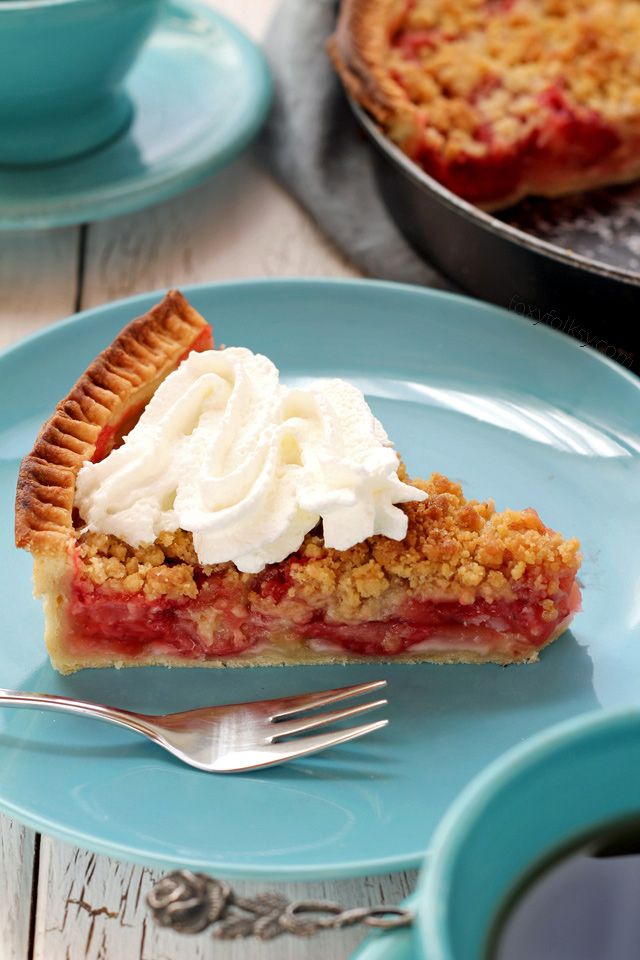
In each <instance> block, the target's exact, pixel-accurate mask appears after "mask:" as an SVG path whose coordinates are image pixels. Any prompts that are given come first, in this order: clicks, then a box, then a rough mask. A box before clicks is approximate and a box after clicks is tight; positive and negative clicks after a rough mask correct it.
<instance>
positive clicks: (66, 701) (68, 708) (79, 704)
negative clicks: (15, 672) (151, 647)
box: [0, 688, 159, 742]
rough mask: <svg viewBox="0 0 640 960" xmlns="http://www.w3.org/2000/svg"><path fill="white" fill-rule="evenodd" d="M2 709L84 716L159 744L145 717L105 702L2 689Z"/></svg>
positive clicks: (0, 703)
mask: <svg viewBox="0 0 640 960" xmlns="http://www.w3.org/2000/svg"><path fill="white" fill-rule="evenodd" d="M0 707H26V708H27V709H31V710H53V711H56V710H60V711H62V712H63V713H75V714H78V715H79V716H82V717H93V718H94V719H95V720H105V721H106V722H107V723H115V724H116V725H117V726H119V727H126V728H127V729H128V730H134V731H135V732H136V733H141V734H143V736H146V737H150V738H151V739H152V740H155V741H156V742H159V739H158V735H157V734H156V733H155V731H154V729H153V727H152V726H151V725H150V724H149V723H147V722H146V721H147V719H151V718H146V717H145V716H143V715H142V714H139V713H131V712H130V711H129V710H120V709H118V707H107V706H106V705H105V704H103V703H89V701H88V700H74V699H73V697H58V696H56V695H55V694H52V693H30V692H29V691H27V690H4V689H2V688H0Z"/></svg>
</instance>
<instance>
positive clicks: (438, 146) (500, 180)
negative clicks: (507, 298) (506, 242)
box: [329, 0, 640, 209]
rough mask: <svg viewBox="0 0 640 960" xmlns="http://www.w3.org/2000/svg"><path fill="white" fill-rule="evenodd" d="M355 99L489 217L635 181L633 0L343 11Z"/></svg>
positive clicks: (445, 1) (341, 26)
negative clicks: (528, 199)
mask: <svg viewBox="0 0 640 960" xmlns="http://www.w3.org/2000/svg"><path fill="white" fill-rule="evenodd" d="M329 49H330V54H331V56H332V59H333V62H334V64H335V66H336V67H337V69H338V71H339V73H340V75H341V77H342V79H343V81H344V84H345V86H346V88H347V90H348V91H349V92H350V93H351V94H352V96H354V97H355V98H356V99H357V100H358V101H359V102H360V103H361V104H362V105H363V106H364V107H365V108H366V109H367V110H368V111H369V112H370V113H372V114H373V116H374V117H375V118H376V119H377V120H378V121H379V123H380V124H381V126H382V127H383V129H384V130H385V131H386V133H387V134H388V136H389V137H390V138H391V140H393V141H394V143H396V144H397V145H398V146H399V147H400V148H401V149H402V150H403V151H404V152H405V153H406V154H407V155H408V156H409V157H410V158H411V159H412V160H414V161H415V162H416V163H417V164H419V165H420V166H421V167H422V168H423V169H424V170H425V171H426V172H427V173H428V174H430V175H431V176H433V177H434V178H435V179H436V180H438V181H440V183H442V184H444V186H446V187H448V188H449V189H450V190H452V191H453V192H454V193H456V194H458V195H459V196H460V197H463V198H464V199H465V200H468V201H470V202H471V203H475V204H478V205H480V206H482V207H484V208H485V209H499V208H501V207H506V206H509V205H510V204H512V203H515V202H516V201H517V200H519V199H521V198H522V197H524V196H526V195H527V194H537V195H541V196H545V197H555V196H559V195H561V194H565V193H570V192H573V191H580V190H588V189H591V188H593V187H597V186H604V185H607V184H614V183H622V182H627V181H630V180H633V179H635V178H637V177H638V176H640V58H639V57H638V50H640V4H638V3H637V2H636V0H343V3H342V6H341V12H340V17H339V22H338V27H337V30H336V32H335V34H334V36H333V37H332V38H331V40H330V43H329Z"/></svg>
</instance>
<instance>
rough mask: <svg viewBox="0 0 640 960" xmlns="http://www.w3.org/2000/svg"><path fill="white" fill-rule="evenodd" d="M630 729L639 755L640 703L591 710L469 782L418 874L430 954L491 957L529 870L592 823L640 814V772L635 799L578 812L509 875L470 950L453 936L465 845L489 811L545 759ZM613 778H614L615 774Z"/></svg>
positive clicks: (435, 957) (433, 958)
mask: <svg viewBox="0 0 640 960" xmlns="http://www.w3.org/2000/svg"><path fill="white" fill-rule="evenodd" d="M632 732H635V734H636V740H637V742H638V747H637V751H638V754H639V757H640V708H636V707H626V708H616V709H611V710H605V711H602V710H598V711H591V712H589V713H586V714H582V715H580V716H579V717H576V718H573V719H571V720H568V721H564V722H563V723H559V724H556V725H554V726H552V727H549V728H548V729H546V730H544V731H543V732H542V733H539V734H537V735H535V736H534V737H531V738H530V739H528V740H527V741H525V742H524V743H522V744H519V745H518V746H516V747H513V748H512V749H510V750H508V751H506V752H505V753H504V754H502V755H501V756H500V757H498V759H497V760H495V761H494V762H493V763H491V764H490V765H489V766H488V767H486V768H485V769H484V770H483V771H482V772H481V773H480V774H478V775H477V776H476V777H475V778H474V779H473V780H472V781H471V782H470V783H469V784H468V785H467V786H466V787H465V788H464V790H463V791H462V792H461V793H460V794H459V796H458V797H457V798H456V800H454V802H453V803H452V804H451V806H450V807H449V809H448V810H447V812H446V813H445V814H444V816H443V817H442V819H441V821H440V823H439V824H438V827H437V828H436V831H435V833H434V836H433V842H432V844H431V847H430V849H429V854H428V855H427V858H426V860H425V863H424V865H423V868H422V872H421V876H420V883H419V886H418V892H417V898H416V902H415V908H416V910H417V926H418V931H419V936H420V941H421V947H422V951H423V954H424V957H425V960H486V958H487V957H488V956H489V955H488V953H487V950H488V947H489V943H490V938H491V934H492V933H493V932H494V929H495V923H496V920H497V918H498V917H499V916H500V914H501V912H502V910H503V908H504V906H505V905H506V904H507V903H508V902H509V901H510V900H511V899H512V895H513V893H514V892H515V891H517V889H518V888H519V887H521V884H522V881H523V880H524V879H525V878H526V877H527V876H528V875H531V874H532V873H534V872H535V870H536V868H539V867H540V865H541V864H543V863H545V862H548V861H549V860H550V859H551V858H552V857H553V856H554V854H556V853H558V852H559V851H561V850H562V849H567V848H568V847H570V845H571V843H572V841H573V842H579V841H580V840H581V839H582V838H584V837H585V834H587V833H588V832H589V830H597V829H599V828H603V827H605V826H606V825H608V824H611V823H612V822H614V821H615V820H623V819H624V818H625V817H628V816H630V815H632V814H633V815H635V814H637V815H638V816H640V774H638V786H639V788H638V791H637V802H635V803H634V804H624V803H622V804H621V805H620V809H619V810H616V811H615V812H613V813H612V812H611V810H610V809H608V808H607V809H604V807H603V809H602V810H601V811H600V813H598V812H597V806H596V807H594V809H592V810H590V812H589V815H588V816H583V817H582V819H580V817H578V818H577V819H576V820H575V825H574V826H573V827H572V829H570V830H567V831H566V832H565V833H564V834H563V835H562V836H561V837H558V838H557V839H555V840H554V841H553V842H551V841H548V842H547V843H544V844H541V845H540V847H539V849H538V850H537V851H536V852H535V854H531V855H530V856H529V857H528V858H527V861H526V863H527V866H526V867H525V866H523V867H522V869H520V870H519V871H517V872H515V873H514V874H513V876H511V877H510V878H509V880H508V882H507V884H506V885H505V887H504V890H502V891H501V893H500V895H499V896H497V897H496V898H495V900H494V902H493V905H492V908H491V909H490V910H487V911H486V912H485V914H484V926H483V937H482V940H481V941H476V943H475V946H474V947H473V948H472V950H471V951H469V950H468V949H467V950H464V951H462V952H461V949H459V948H458V946H457V945H456V944H454V943H453V942H452V937H451V926H452V924H451V923H450V921H451V916H450V911H451V910H452V908H453V905H454V903H455V900H456V889H455V883H456V878H457V872H459V873H460V875H462V869H461V868H462V867H463V866H464V857H465V848H466V846H468V845H469V844H470V842H471V843H472V841H473V840H474V839H475V838H477V837H479V836H480V835H481V833H482V820H483V817H484V818H485V820H486V819H487V818H488V814H490V812H491V810H492V808H494V807H495V806H496V805H498V806H500V804H501V803H504V801H505V799H506V798H507V795H508V792H509V789H510V788H515V789H518V787H520V788H521V787H522V782H523V780H524V779H525V778H526V777H527V775H529V774H534V773H535V772H536V769H537V768H539V770H538V772H539V773H540V774H541V776H542V777H544V768H545V764H546V765H547V766H548V765H550V764H552V763H553V761H554V760H556V759H561V758H562V756H563V754H567V751H568V750H570V749H571V748H575V747H577V746H578V745H580V744H583V745H585V746H587V747H588V746H589V745H591V746H592V748H593V749H594V750H595V749H597V748H598V746H599V745H601V744H602V743H603V742H604V741H606V742H607V743H609V744H612V745H613V744H614V743H616V742H620V741H621V739H622V738H623V737H624V735H625V734H630V733H632ZM577 762H578V761H577ZM639 768H640V764H639ZM590 774H591V776H592V777H593V778H594V782H595V779H597V777H598V774H597V771H594V769H593V768H591V769H590ZM529 782H530V783H533V782H534V778H530V779H529ZM540 782H542V781H540ZM607 782H608V783H610V780H609V781H607ZM560 802H562V799H561V800H560ZM596 803H597V802H596ZM613 806H615V803H614V804H613ZM501 809H504V807H502V808H501ZM535 815H536V814H535V813H534V816H535ZM528 827H529V824H524V825H523V830H524V831H527V829H528ZM523 835H524V834H523Z"/></svg>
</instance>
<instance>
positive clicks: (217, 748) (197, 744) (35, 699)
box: [0, 680, 388, 773]
mask: <svg viewBox="0 0 640 960" xmlns="http://www.w3.org/2000/svg"><path fill="white" fill-rule="evenodd" d="M386 682H387V681H386V680H374V681H373V682H372V683H359V684H356V685H355V686H352V687H340V688H339V689H337V690H321V691H320V692H319V693H304V694H301V695H300V696H296V697H282V698H281V699H280V700H259V701H256V702H254V703H232V704H229V705H228V706H224V707H201V708H199V709H196V710H185V711H183V712H182V713H168V714H166V715H165V716H147V715H146V714H144V713H132V712H131V711H129V710H119V709H118V708H117V707H107V706H105V705H104V704H101V703H88V702H87V701H85V700H74V699H72V698H71V697H57V696H53V695H52V694H49V693H27V692H26V691H23V690H1V689H0V707H3V706H10V707H30V708H31V709H36V710H62V711H64V712H65V713H76V714H80V715H81V716H83V717H95V718H96V720H106V721H107V722H108V723H115V724H117V725H118V726H120V727H126V728H127V729H128V730H135V732H136V733H141V734H142V735H143V736H145V737H148V738H149V740H153V742H154V743H157V744H159V745H160V746H161V747H164V748H165V750H168V751H169V753H172V754H173V755H174V756H176V757H178V759H180V760H183V761H184V762H185V763H188V764H189V765H190V766H192V767H197V768H198V769H199V770H207V771H209V772H214V773H236V772H237V771H240V770H256V769H257V768H258V767H268V766H272V765H273V764H276V763H285V762H286V761H287V760H294V759H295V758H296V757H304V756H305V755H306V754H308V753H315V752H316V751H318V750H324V749H325V748H326V747H333V746H335V745H336V744H338V743H346V741H347V740H353V739H354V738H355V737H361V736H363V735H364V734H365V733H371V731H372V730H379V729H380V727H384V726H385V724H386V723H387V722H388V721H387V720H376V721H374V722H373V723H364V724H361V725H360V726H358V727H348V728H347V729H346V730H345V729H342V730H334V731H333V732H330V733H319V734H315V735H314V736H309V737H300V738H299V739H297V740H283V739H282V738H283V737H290V736H294V735H295V734H298V733H304V731H305V730H313V729H314V728H315V727H323V726H325V725H326V724H328V723H334V722H335V721H337V720H345V719H347V718H348V717H355V716H356V715H357V714H359V713H364V711H365V710H373V709H374V708H375V707H381V706H383V705H384V704H385V703H387V700H376V701H375V702H374V703H361V704H359V706H357V707H347V708H343V709H342V710H332V711H329V712H327V713H319V714H314V715H312V716H306V717H294V718H293V719H290V720H288V719H286V718H287V717H293V715H294V714H297V713H301V712H302V711H305V710H313V709H315V708H317V707H324V706H327V704H330V703H336V702H337V701H339V700H346V699H348V698H350V697H357V696H360V695H361V694H363V693H369V692H370V691H371V690H377V689H379V688H380V687H384V686H385V685H386Z"/></svg>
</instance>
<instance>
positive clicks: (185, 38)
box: [0, 0, 271, 230]
mask: <svg viewBox="0 0 640 960" xmlns="http://www.w3.org/2000/svg"><path fill="white" fill-rule="evenodd" d="M125 89H126V91H127V93H128V95H129V97H130V99H131V101H132V103H133V108H134V117H133V122H132V124H131V126H130V127H129V128H128V130H127V131H126V133H125V134H124V135H123V136H122V137H120V138H119V139H117V140H115V141H114V142H112V143H110V144H109V145H108V146H106V147H105V148H103V149H100V150H96V151H95V152H94V153H91V154H89V155H87V156H84V157H81V158H78V159H74V160H71V161H68V162H63V163H57V164H50V165H47V166H41V167H24V168H14V167H2V166H0V230H37V229H42V228H46V227H59V226H65V225H68V224H73V223H85V222H87V221H91V220H99V219H102V218H104V217H113V216H116V215H117V214H121V213H128V212H130V211H132V210H137V209H139V208H140V207H146V206H149V205H150V204H153V203H158V202H159V201H161V200H166V199H167V198H168V197H171V196H173V195H174V194H176V193H180V192H181V191H183V190H186V189H188V188H189V187H192V186H194V185H195V184H196V183H199V182H200V181H202V180H204V179H205V178H206V177H208V176H209V175H210V174H212V173H214V172H215V171H216V170H219V169H220V168H221V167H223V166H225V165H226V164H228V163H229V162H230V161H231V160H233V159H234V157H236V156H237V154H238V153H240V151H241V150H243V149H244V147H246V146H247V144H248V143H249V142H250V141H251V139H252V138H253V137H254V135H255V134H256V132H257V131H258V129H259V127H260V125H261V123H262V121H263V120H264V117H265V115H266V112H267V108H268V106H269V100H270V91H271V84H270V79H269V73H268V69H267V66H266V63H265V61H264V59H263V57H262V54H261V53H260V51H259V50H258V49H257V48H256V47H255V46H254V44H253V43H251V41H250V40H248V39H247V37H245V36H244V34H243V33H242V32H241V31H240V30H238V29H237V28H236V27H234V26H233V25H232V24H231V23H229V21H228V20H226V19H225V18H224V17H222V16H220V15H219V14H217V13H214V12H213V11H212V10H211V9H209V8H208V7H205V6H202V5H200V4H199V3H195V2H193V0H170V2H169V3H168V4H167V6H166V8H165V13H164V15H163V16H162V18H161V20H160V22H159V24H158V26H157V28H156V30H155V31H154V33H153V34H152V36H151V38H150V40H149V41H148V43H147V45H146V47H145V48H144V50H143V51H142V53H141V54H140V58H139V60H138V62H137V63H136V65H135V66H134V68H133V70H132V71H131V73H130V75H129V78H128V80H127V82H126V84H125Z"/></svg>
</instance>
